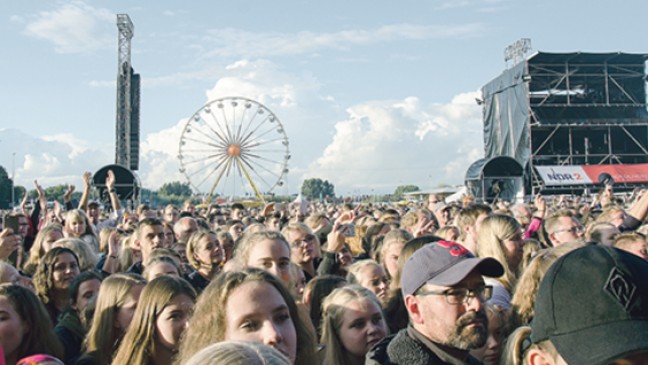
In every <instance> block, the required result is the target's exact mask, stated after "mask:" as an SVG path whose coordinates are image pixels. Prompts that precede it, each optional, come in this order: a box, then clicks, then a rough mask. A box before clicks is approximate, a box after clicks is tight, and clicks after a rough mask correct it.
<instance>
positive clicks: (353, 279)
mask: <svg viewBox="0 0 648 365" xmlns="http://www.w3.org/2000/svg"><path fill="white" fill-rule="evenodd" d="M369 266H371V267H381V266H380V264H379V263H377V262H376V261H374V260H372V259H364V260H360V261H356V262H354V263H353V264H351V265H350V266H349V268H348V269H347V272H348V273H347V277H346V279H347V281H348V282H349V284H358V285H360V272H362V271H363V270H364V268H365V267H369Z"/></svg>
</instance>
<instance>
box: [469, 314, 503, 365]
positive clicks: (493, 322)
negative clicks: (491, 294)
mask: <svg viewBox="0 0 648 365" xmlns="http://www.w3.org/2000/svg"><path fill="white" fill-rule="evenodd" d="M503 340H504V338H503V333H502V321H501V318H500V314H496V315H491V314H490V313H489V315H488V339H487V340H486V344H485V345H484V346H482V347H480V348H478V349H475V350H471V351H470V354H471V355H473V356H475V357H476V358H478V359H480V360H481V361H482V362H483V363H484V365H497V364H498V361H499V356H500V352H501V350H502V342H503Z"/></svg>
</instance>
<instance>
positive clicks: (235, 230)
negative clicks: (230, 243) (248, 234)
mask: <svg viewBox="0 0 648 365" xmlns="http://www.w3.org/2000/svg"><path fill="white" fill-rule="evenodd" d="M244 228H245V227H243V224H241V223H236V224H234V225H232V226H231V227H230V229H229V231H228V232H229V234H230V235H231V236H232V238H233V239H234V241H236V240H237V239H238V238H239V237H240V236H241V234H243V229H244Z"/></svg>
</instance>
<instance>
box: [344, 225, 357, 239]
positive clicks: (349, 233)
mask: <svg viewBox="0 0 648 365" xmlns="http://www.w3.org/2000/svg"><path fill="white" fill-rule="evenodd" d="M355 234H356V232H355V226H354V225H353V224H345V225H344V227H343V228H342V235H344V237H355Z"/></svg>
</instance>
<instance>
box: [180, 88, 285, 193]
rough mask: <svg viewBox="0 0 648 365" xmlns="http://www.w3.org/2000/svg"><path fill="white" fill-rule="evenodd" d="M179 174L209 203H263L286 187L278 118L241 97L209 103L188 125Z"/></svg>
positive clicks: (183, 139)
mask: <svg viewBox="0 0 648 365" xmlns="http://www.w3.org/2000/svg"><path fill="white" fill-rule="evenodd" d="M178 159H179V160H180V172H181V173H183V174H184V175H185V176H186V178H187V180H188V181H189V183H190V184H191V186H192V187H193V189H194V190H195V191H197V192H198V193H201V194H206V195H207V198H208V199H210V198H211V197H215V196H218V197H221V198H226V199H230V200H237V199H246V198H248V199H249V198H253V197H254V196H256V197H257V198H258V199H259V200H262V201H263V200H264V199H263V195H265V194H269V193H271V192H272V191H273V190H274V189H275V188H277V187H279V186H282V185H283V184H284V179H285V176H286V174H287V173H288V160H289V159H290V151H289V143H288V136H287V135H286V131H285V130H284V127H283V125H282V124H281V122H280V121H279V118H277V116H276V115H275V114H274V113H273V112H272V111H270V109H268V108H266V107H265V106H264V105H262V104H261V103H258V102H256V101H254V100H250V99H247V98H243V97H226V98H221V99H216V100H213V101H210V102H208V103H207V104H205V105H204V106H203V107H202V108H200V109H198V111H196V112H195V113H194V114H193V115H192V116H191V118H190V119H189V120H188V121H187V123H186V124H185V126H184V128H183V130H182V135H181V136H180V145H179V148H178Z"/></svg>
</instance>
